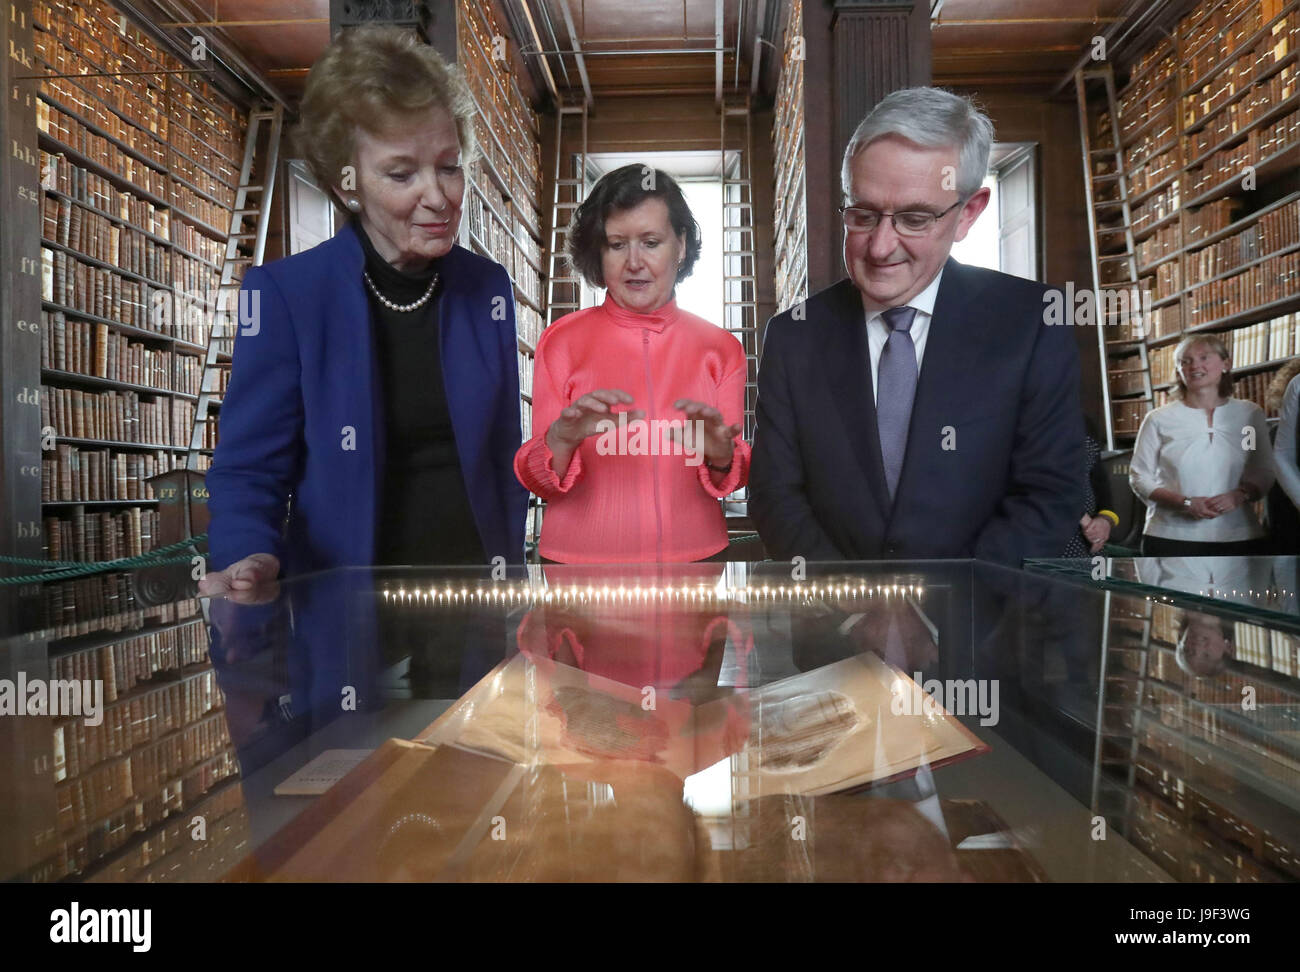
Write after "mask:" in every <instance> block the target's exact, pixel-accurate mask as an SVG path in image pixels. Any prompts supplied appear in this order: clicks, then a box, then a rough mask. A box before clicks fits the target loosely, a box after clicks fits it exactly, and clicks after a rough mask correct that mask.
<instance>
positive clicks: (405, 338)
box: [200, 27, 528, 598]
mask: <svg viewBox="0 0 1300 972" xmlns="http://www.w3.org/2000/svg"><path fill="white" fill-rule="evenodd" d="M474 111H475V109H474V107H473V103H472V102H471V101H470V100H469V96H468V94H467V93H466V92H465V90H464V88H463V86H462V85H461V83H460V81H459V80H458V79H457V78H456V76H455V75H454V74H452V72H451V71H450V69H449V68H448V67H447V65H446V64H445V63H444V62H443V61H442V60H441V59H440V58H439V57H438V55H437V54H436V53H435V52H434V51H433V49H432V48H430V47H429V46H428V45H425V44H422V43H420V42H419V41H418V40H417V39H416V38H415V36H414V34H412V33H410V32H407V31H403V30H400V29H397V28H391V27H364V28H355V29H353V30H350V31H345V32H344V33H343V34H341V35H340V36H339V37H338V38H337V39H336V40H335V41H334V42H333V43H332V44H331V46H330V48H329V49H328V50H327V51H326V53H325V54H324V55H323V56H322V57H321V59H320V60H319V61H318V62H317V63H316V65H315V66H314V67H313V69H312V74H311V77H310V78H309V80H308V85H307V90H306V93H305V95H304V99H303V105H302V125H301V129H300V142H301V145H302V148H303V151H304V154H305V155H306V156H307V159H308V162H309V164H310V165H311V167H312V169H313V171H314V173H315V175H316V177H317V179H318V180H319V181H320V184H321V185H328V186H330V187H332V189H333V191H334V193H335V194H336V195H337V196H338V199H339V201H340V202H341V203H342V204H343V206H344V207H345V208H346V210H347V211H348V213H349V220H348V222H347V224H346V225H345V226H344V227H343V228H342V229H341V230H340V231H339V233H338V234H337V235H336V236H335V237H334V238H333V239H331V240H329V241H327V242H325V243H322V244H321V245H319V246H317V247H314V248H313V249H311V250H308V251H306V252H304V253H300V254H297V255H295V256H291V257H288V258H286V259H283V260H277V261H275V262H273V263H269V264H266V265H264V266H260V267H253V268H250V269H249V271H248V273H247V275H246V276H245V278H244V280H243V284H242V287H241V291H240V295H239V298H240V307H239V331H238V336H237V338H236V341H235V348H234V355H233V365H232V373H231V376H230V383H229V386H228V388H227V391H226V396H225V399H224V402H223V405H222V409H221V415H220V422H221V426H220V428H221V439H220V444H219V445H218V447H217V450H216V455H215V457H214V461H213V466H212V469H211V470H210V471H209V473H208V476H207V483H208V491H209V494H210V499H209V509H210V512H211V522H210V526H209V531H208V533H209V547H210V551H211V553H210V572H209V574H208V576H207V577H205V578H204V580H203V582H202V583H201V585H200V593H202V594H225V595H229V596H232V597H237V598H238V597H240V595H244V596H247V595H248V594H249V593H250V592H251V591H252V590H253V589H254V588H256V587H258V586H259V585H261V584H262V583H264V582H267V581H271V580H273V579H275V578H276V577H278V576H281V575H288V574H300V573H305V572H307V571H313V570H320V569H325V568H329V567H336V566H343V565H363V566H369V565H373V564H400V563H442V564H450V563H479V564H482V563H488V562H492V561H494V560H495V558H498V557H502V558H504V559H505V562H507V563H521V562H522V560H523V545H524V519H525V515H526V509H527V501H528V496H527V493H526V492H525V490H524V489H523V487H522V486H520V485H519V482H518V480H517V479H516V478H515V476H514V475H513V472H512V469H511V461H512V459H513V457H514V454H515V452H516V451H517V450H518V448H519V446H520V444H521V435H520V421H519V418H520V414H519V376H518V368H517V357H516V347H517V345H516V338H515V308H514V298H513V294H512V286H511V281H510V278H509V276H508V274H507V273H506V271H505V269H504V268H503V267H501V266H500V265H499V264H496V263H494V262H492V261H490V260H487V259H484V258H482V257H480V256H477V255H475V254H473V253H471V252H469V251H467V250H465V249H463V248H462V247H459V246H457V245H456V244H455V240H456V236H457V231H458V229H459V226H460V218H461V205H462V201H463V199H464V193H465V171H464V165H465V164H466V162H467V160H468V158H469V157H470V156H471V154H472V152H473V117H474Z"/></svg>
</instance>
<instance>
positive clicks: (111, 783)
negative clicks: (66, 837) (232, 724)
mask: <svg viewBox="0 0 1300 972" xmlns="http://www.w3.org/2000/svg"><path fill="white" fill-rule="evenodd" d="M236 773H238V763H237V762H236V760H235V756H234V751H233V749H232V748H231V746H230V731H229V728H228V726H227V724H226V718H225V715H224V713H221V712H217V713H215V714H213V715H211V716H209V717H207V718H206V719H204V720H202V721H200V722H198V723H196V724H195V725H192V726H188V727H186V728H185V729H182V730H180V731H179V732H177V733H174V734H172V735H170V736H167V737H164V738H163V739H161V740H159V741H157V742H154V743H150V744H148V745H146V746H143V747H141V748H139V749H137V750H134V751H133V752H132V753H131V755H130V757H129V758H128V757H120V758H118V759H115V760H112V761H110V762H108V763H104V764H101V765H100V766H97V767H94V768H92V769H90V770H89V771H87V772H86V773H84V774H82V775H80V776H76V777H72V778H69V779H68V780H66V781H64V782H62V783H58V784H56V785H55V787H54V795H55V811H56V820H57V825H56V826H57V828H58V831H59V833H60V834H70V833H79V832H81V831H83V830H84V829H85V828H86V827H87V826H93V825H94V824H95V823H96V822H97V821H99V820H100V819H101V818H103V817H105V816H107V815H109V814H112V813H114V812H115V811H117V810H120V809H121V808H122V807H124V806H126V805H127V804H129V803H143V804H144V805H145V807H146V813H147V814H149V815H150V816H153V817H155V818H156V819H157V820H161V819H162V818H163V817H164V816H166V815H167V813H168V812H169V811H175V810H179V809H180V808H181V807H183V806H184V805H185V802H186V797H185V793H186V790H187V789H190V790H192V791H193V797H192V798H197V797H198V796H199V795H201V794H203V793H206V792H207V791H208V790H209V789H211V787H212V786H213V784H215V783H216V782H218V781H220V780H223V779H227V778H229V777H231V776H233V775H235V774H236Z"/></svg>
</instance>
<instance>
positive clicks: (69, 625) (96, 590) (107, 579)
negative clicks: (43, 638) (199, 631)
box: [41, 573, 199, 645]
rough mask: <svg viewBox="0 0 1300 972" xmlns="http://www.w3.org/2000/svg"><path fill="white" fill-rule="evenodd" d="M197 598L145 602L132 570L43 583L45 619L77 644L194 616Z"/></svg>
mask: <svg viewBox="0 0 1300 972" xmlns="http://www.w3.org/2000/svg"><path fill="white" fill-rule="evenodd" d="M198 612H199V602H198V601H197V600H195V599H189V600H182V601H173V602H171V603H169V604H150V605H147V606H146V605H143V604H141V603H140V602H139V601H138V600H137V599H136V596H135V583H134V578H133V577H132V575H131V574H128V573H116V574H99V575H96V576H93V577H79V578H76V579H74V580H61V581H46V582H45V583H44V584H42V585H41V619H42V623H43V624H44V626H45V629H46V631H47V632H48V634H49V637H51V638H55V639H58V640H59V641H60V642H61V643H63V644H65V645H67V644H75V641H67V640H65V639H76V638H79V637H82V636H84V635H90V634H96V633H98V634H100V636H101V637H102V634H103V633H104V632H108V633H114V634H125V633H129V632H132V631H140V630H143V629H148V628H155V627H159V626H166V625H170V624H174V623H176V622H178V621H183V620H186V619H188V618H192V617H194V616H195V615H196V614H198Z"/></svg>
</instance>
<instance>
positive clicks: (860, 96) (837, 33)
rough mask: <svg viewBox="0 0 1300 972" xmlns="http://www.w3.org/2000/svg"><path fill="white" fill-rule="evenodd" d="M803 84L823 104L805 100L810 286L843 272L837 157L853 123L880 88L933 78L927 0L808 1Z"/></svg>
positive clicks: (816, 287)
mask: <svg viewBox="0 0 1300 972" xmlns="http://www.w3.org/2000/svg"><path fill="white" fill-rule="evenodd" d="M804 34H805V36H806V43H807V52H808V55H807V60H806V62H805V67H804V70H805V72H806V73H805V79H804V85H805V87H804V90H805V97H806V98H809V99H824V100H823V101H822V102H821V103H822V104H823V105H825V106H827V108H829V110H828V111H817V110H813V108H814V106H813V105H812V104H811V103H810V104H809V105H807V106H806V111H805V117H806V119H807V122H806V133H805V137H806V139H807V142H806V145H807V157H808V176H807V179H808V186H807V194H808V289H809V291H817V290H820V289H821V288H823V287H827V286H829V285H830V284H832V283H834V282H835V281H836V280H839V279H840V278H841V277H843V276H844V262H843V257H842V255H841V244H842V239H843V231H842V229H841V228H840V222H839V215H838V214H837V213H836V211H835V209H836V207H837V206H838V205H839V204H840V201H841V195H842V194H841V191H840V163H841V161H842V160H843V158H844V149H845V148H846V147H847V145H848V143H849V139H850V138H851V137H852V135H853V130H854V129H855V128H857V127H858V123H859V122H860V121H862V119H863V117H864V116H865V115H866V114H867V112H869V111H870V110H871V109H872V108H874V107H875V106H876V104H878V103H879V102H880V100H881V99H882V98H884V97H885V95H887V94H889V92H891V91H896V90H898V89H899V88H909V87H915V86H917V85H926V84H929V83H930V19H929V5H928V4H927V3H925V2H922V0H917V2H897V0H834V2H829V0H822V2H817V0H809V2H808V3H806V4H805V6H804Z"/></svg>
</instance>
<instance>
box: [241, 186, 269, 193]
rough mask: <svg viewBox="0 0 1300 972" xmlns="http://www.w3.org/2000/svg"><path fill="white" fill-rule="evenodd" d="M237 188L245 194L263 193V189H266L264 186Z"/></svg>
mask: <svg viewBox="0 0 1300 972" xmlns="http://www.w3.org/2000/svg"><path fill="white" fill-rule="evenodd" d="M235 188H236V189H237V190H241V191H243V192H261V191H262V190H263V189H265V188H266V186H263V185H255V186H236V187H235Z"/></svg>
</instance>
